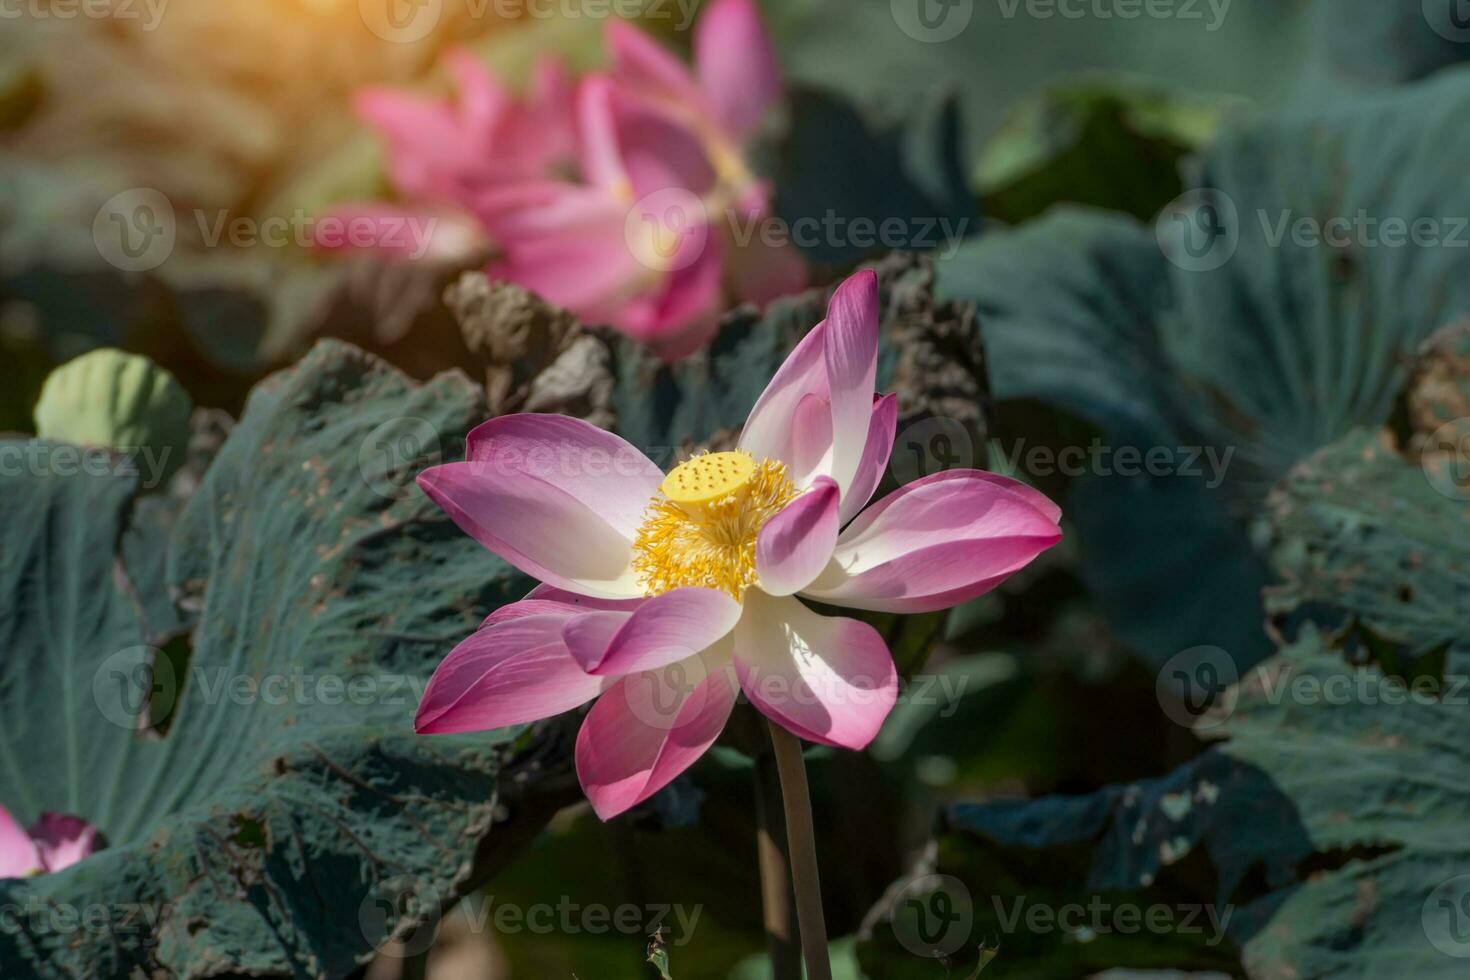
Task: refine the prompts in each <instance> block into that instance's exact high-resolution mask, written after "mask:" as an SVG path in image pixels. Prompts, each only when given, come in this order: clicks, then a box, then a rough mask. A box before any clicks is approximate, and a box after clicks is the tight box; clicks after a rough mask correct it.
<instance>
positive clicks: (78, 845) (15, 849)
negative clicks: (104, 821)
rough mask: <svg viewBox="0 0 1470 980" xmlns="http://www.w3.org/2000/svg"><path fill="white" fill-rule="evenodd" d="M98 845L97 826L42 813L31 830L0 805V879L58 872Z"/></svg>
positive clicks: (78, 819)
mask: <svg viewBox="0 0 1470 980" xmlns="http://www.w3.org/2000/svg"><path fill="white" fill-rule="evenodd" d="M96 848H97V828H96V827H93V826H92V825H91V824H89V823H87V821H85V820H83V819H81V818H80V817H69V816H64V815H62V814H59V813H43V814H41V818H40V819H39V820H37V821H36V823H35V824H34V825H33V826H32V827H31V829H30V830H26V829H25V828H23V827H22V826H21V825H20V824H19V823H18V822H16V819H15V818H14V817H13V816H11V815H10V811H9V810H7V809H5V807H3V806H0V878H27V877H29V876H31V875H37V874H45V873H47V872H51V871H60V870H61V869H62V868H67V867H70V866H71V865H73V864H76V863H77V862H78V861H80V860H81V859H82V858H84V857H86V856H87V855H89V854H91V853H92V852H93V851H94V850H96Z"/></svg>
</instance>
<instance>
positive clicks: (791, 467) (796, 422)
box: [783, 394, 832, 487]
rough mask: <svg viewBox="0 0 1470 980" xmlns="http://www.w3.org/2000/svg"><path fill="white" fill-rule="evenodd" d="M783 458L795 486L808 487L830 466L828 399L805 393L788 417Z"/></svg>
mask: <svg viewBox="0 0 1470 980" xmlns="http://www.w3.org/2000/svg"><path fill="white" fill-rule="evenodd" d="M790 426H791V429H790V431H789V432H788V433H787V442H786V449H784V450H783V458H784V459H785V461H786V465H787V468H788V473H789V475H790V477H791V479H792V480H793V481H794V482H795V483H796V485H797V486H799V487H801V486H809V485H810V484H811V483H812V481H813V480H815V479H816V477H817V475H818V474H820V473H825V472H826V471H827V470H828V469H830V468H831V466H832V400H831V399H830V398H825V397H823V396H821V395H817V394H806V395H803V396H802V397H801V401H799V402H797V403H796V411H795V412H793V413H792V414H791V422H790Z"/></svg>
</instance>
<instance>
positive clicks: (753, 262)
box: [323, 0, 807, 360]
mask: <svg viewBox="0 0 1470 980" xmlns="http://www.w3.org/2000/svg"><path fill="white" fill-rule="evenodd" d="M695 35H696V36H695V61H696V65H697V70H696V72H693V73H692V72H690V71H689V69H687V68H685V67H684V65H683V64H682V63H681V62H680V61H679V59H678V58H677V57H675V56H674V55H673V54H671V53H670V52H669V51H667V50H666V49H664V48H663V47H662V46H661V45H660V44H658V42H656V41H654V40H653V39H652V38H650V37H649V36H648V35H646V34H644V33H643V32H642V31H640V30H638V29H637V28H635V27H633V26H632V25H631V24H627V23H625V22H622V21H616V22H614V23H613V24H612V25H611V26H610V27H609V29H608V32H607V46H608V49H609V53H610V56H611V59H610V60H611V62H612V67H611V70H610V71H608V72H604V73H594V74H591V75H588V76H587V77H585V78H583V79H581V80H580V81H578V82H577V83H576V84H575V85H572V84H570V83H568V82H567V80H566V78H565V76H564V75H561V74H559V73H558V72H556V71H553V70H552V69H551V68H549V67H543V69H542V75H541V81H540V82H539V83H538V84H537V85H536V86H534V87H533V90H532V93H531V95H530V96H529V97H528V98H527V99H526V100H525V101H524V102H517V101H516V100H514V99H513V98H511V97H509V96H508V95H506V93H505V92H504V91H503V90H502V88H501V87H500V86H499V85H498V83H496V82H495V81H494V79H493V78H491V77H490V76H489V75H488V73H486V72H485V70H484V69H483V68H482V67H480V66H478V65H477V64H475V63H474V62H473V59H471V58H469V56H468V55H458V56H456V58H455V60H453V61H452V63H451V67H452V68H453V69H454V71H455V74H456V76H457V77H458V78H459V80H460V99H459V102H458V103H454V104H445V103H440V102H429V101H425V100H420V99H415V98H412V97H410V96H407V95H402V94H399V93H395V92H392V91H385V90H372V91H370V92H368V93H366V94H364V95H363V96H362V97H361V98H360V99H359V111H360V112H361V114H362V115H363V116H364V117H365V118H367V119H368V120H369V121H370V122H371V123H372V124H373V125H374V126H375V127H376V128H377V129H378V130H379V131H380V132H381V133H382V134H383V136H384V138H385V139H386V141H387V143H388V146H389V150H390V159H391V167H390V170H391V175H392V178H393V182H394V185H395V187H396V189H397V191H398V192H399V194H400V195H401V196H402V197H403V198H405V200H406V203H405V204H403V205H384V204H363V203H356V204H349V205H345V206H344V207H343V208H341V209H340V210H339V211H338V212H337V214H336V216H337V217H342V218H351V219H354V220H359V221H360V220H362V219H364V218H366V219H368V220H379V221H381V222H382V223H383V227H384V229H385V231H384V234H383V235H382V237H383V238H384V239H385V240H388V239H390V238H391V237H392V236H390V235H388V234H387V231H386V229H387V228H388V227H389V226H390V225H396V224H401V223H402V222H403V221H404V220H405V219H406V218H407V217H409V216H411V215H413V214H416V213H424V212H425V211H426V210H427V209H437V211H438V213H439V214H440V220H439V222H438V223H437V224H436V225H435V229H436V230H435V233H434V235H433V237H432V238H431V239H429V240H428V245H429V246H430V247H427V248H420V249H419V251H420V252H421V253H423V254H431V255H433V256H435V257H445V256H448V257H455V256H458V257H468V256H469V255H471V254H473V253H474V250H475V249H476V248H479V247H482V246H484V245H486V244H492V245H493V247H494V249H495V250H496V252H497V257H496V258H495V260H494V261H493V262H492V263H491V264H490V265H489V266H488V268H487V272H488V273H489V274H490V275H491V277H492V278H496V279H503V280H507V281H510V282H514V283H517V284H519V285H521V286H524V287H526V288H528V289H531V290H533V291H535V292H537V293H539V294H540V295H541V296H543V297H545V298H546V299H547V300H550V301H551V302H553V303H556V304H558V305H560V306H563V307H565V308H567V309H569V310H571V311H572V312H573V313H575V314H577V315H578V316H579V317H580V318H581V319H583V320H586V321H588V322H592V323H606V324H609V325H611V326H614V327H616V328H618V329H619V330H621V331H623V332H624V333H626V334H628V335H629V336H631V337H633V338H635V339H637V340H640V341H643V342H645V343H648V344H650V345H652V346H653V347H654V348H655V349H657V350H658V351H659V353H660V354H661V355H663V356H664V357H665V358H666V359H669V360H673V359H677V358H679V357H682V356H684V355H685V354H688V353H690V352H692V351H693V350H696V349H698V348H699V347H700V346H702V345H703V344H704V343H706V342H707V341H708V340H709V339H710V337H711V336H712V334H713V331H714V329H715V326H716V324H717V321H718V317H719V315H720V313H721V312H722V311H723V310H724V309H725V308H726V307H727V306H728V305H730V303H731V301H732V300H743V301H749V302H754V303H761V304H763V303H766V302H768V301H769V300H771V299H774V298H776V297H778V296H782V295H785V294H788V293H792V292H796V291H799V290H800V289H802V288H804V287H805V285H806V277H807V271H806V264H805V262H804V261H803V259H802V258H801V256H800V253H799V252H797V251H796V249H794V248H793V247H791V246H790V245H779V246H773V245H772V244H770V242H769V241H768V239H767V238H766V237H765V236H762V235H760V234H757V233H756V229H757V228H758V226H759V223H760V222H762V221H765V220H766V219H767V218H769V217H770V212H771V204H770V201H771V188H770V186H769V184H767V183H766V182H764V181H761V180H759V179H757V178H756V177H755V176H754V175H753V174H752V172H751V170H750V169H749V167H748V165H747V163H746V160H745V147H746V143H747V142H748V141H749V139H750V137H751V136H752V134H753V133H754V132H755V130H756V129H757V127H758V125H759V124H760V122H761V120H762V119H763V118H764V116H765V115H766V114H767V112H768V111H769V110H770V109H771V107H772V106H773V105H774V104H775V103H776V102H777V101H778V100H779V98H780V96H781V93H782V90H783V85H782V80H781V75H780V71H779V68H778V67H777V62H776V57H775V53H774V50H773V49H772V47H771V44H770V40H769V38H768V37H767V35H766V31H765V28H764V26H763V25H762V23H761V20H760V14H759V10H758V8H757V7H756V5H755V3H754V0H714V2H713V3H712V4H711V5H709V6H708V8H707V9H706V11H705V13H704V14H703V16H702V17H701V18H700V22H699V24H698V26H697V28H696V32H695ZM446 209H451V210H446ZM454 215H460V216H464V215H469V216H473V218H474V220H475V221H476V222H478V224H479V226H480V228H481V229H482V230H483V232H484V234H485V236H487V237H486V240H481V239H478V238H476V237H475V236H474V235H467V234H465V223H464V221H462V220H459V219H457V218H455V217H453V216H454ZM737 232H739V233H738V234H737ZM367 237H369V238H372V239H374V241H373V242H372V244H371V247H373V248H375V249H377V250H379V251H381V252H383V253H384V254H387V255H389V256H391V257H395V258H404V257H420V256H412V255H410V254H409V250H408V249H407V248H404V247H396V248H395V247H392V246H390V245H379V244H377V242H376V238H377V237H378V236H367ZM399 237H401V236H399ZM323 247H332V246H331V245H330V244H326V243H323ZM337 247H342V246H337Z"/></svg>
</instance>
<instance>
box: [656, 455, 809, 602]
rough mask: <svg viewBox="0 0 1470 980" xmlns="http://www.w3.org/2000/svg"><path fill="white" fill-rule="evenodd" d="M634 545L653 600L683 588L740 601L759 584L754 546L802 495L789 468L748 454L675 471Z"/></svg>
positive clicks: (712, 458)
mask: <svg viewBox="0 0 1470 980" xmlns="http://www.w3.org/2000/svg"><path fill="white" fill-rule="evenodd" d="M659 489H660V490H662V495H661V496H658V497H655V498H654V499H653V501H652V502H651V503H650V504H649V505H648V511H647V516H646V517H645V518H644V521H643V526H642V527H640V528H639V529H638V535H637V537H636V538H634V540H633V569H634V570H635V571H636V572H637V573H638V577H639V580H640V581H641V582H642V584H643V587H644V588H645V589H646V590H647V591H648V594H649V595H659V594H661V593H664V592H668V591H669V590H671V589H677V588H682V587H685V586H702V587H704V588H709V589H723V590H724V591H726V592H728V593H730V594H731V595H732V596H734V597H735V598H736V599H740V598H742V597H743V596H744V594H745V590H746V589H748V588H749V587H750V586H752V585H754V584H755V580H756V573H755V541H756V536H757V535H758V534H760V530H761V528H762V527H763V526H764V525H765V523H766V521H768V520H770V519H771V518H772V517H774V516H775V515H776V514H778V513H780V511H781V509H782V508H783V507H785V506H786V505H787V504H789V503H790V502H791V501H793V500H795V499H796V497H797V496H798V495H799V494H800V492H801V491H799V490H797V489H796V487H795V486H793V485H792V483H791V479H790V478H789V477H788V476H787V475H786V464H785V463H779V462H775V461H773V460H769V459H766V460H761V461H760V462H757V461H756V460H755V458H754V457H753V456H751V455H750V454H749V453H745V452H739V451H736V452H728V453H709V454H707V455H704V456H695V457H694V458H693V459H691V460H689V461H687V462H685V463H681V464H680V465H679V466H677V467H675V468H674V469H673V471H672V472H670V473H669V475H668V476H667V477H665V478H664V482H663V484H662V485H661V486H660V488H659Z"/></svg>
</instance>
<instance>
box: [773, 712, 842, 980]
mask: <svg viewBox="0 0 1470 980" xmlns="http://www.w3.org/2000/svg"><path fill="white" fill-rule="evenodd" d="M770 729H771V745H772V746H773V747H774V748H775V753H776V768H777V770H778V771H779V772H780V774H781V795H782V798H783V802H784V803H785V805H786V841H787V844H788V849H789V853H790V856H791V883H792V885H793V887H794V888H795V891H796V920H797V924H798V926H799V927H800V930H801V951H802V956H803V958H804V959H805V960H806V975H807V980H832V964H831V963H830V962H828V960H827V921H826V918H825V917H824V916H823V914H822V882H821V877H820V875H819V874H818V873H817V840H816V833H815V831H814V830H813V829H812V799H811V792H810V790H808V789H807V784H806V763H805V762H804V761H803V760H802V758H801V741H800V740H799V739H798V738H797V737H796V736H795V735H792V734H791V733H790V732H788V731H787V730H786V729H784V728H782V727H781V726H780V725H778V724H776V723H775V722H770Z"/></svg>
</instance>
